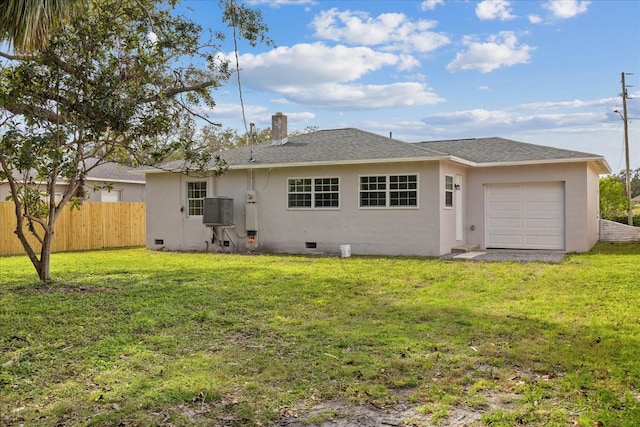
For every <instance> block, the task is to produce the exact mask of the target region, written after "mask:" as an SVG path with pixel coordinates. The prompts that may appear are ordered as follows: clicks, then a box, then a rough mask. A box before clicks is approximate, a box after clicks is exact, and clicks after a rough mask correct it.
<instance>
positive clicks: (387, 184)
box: [358, 173, 420, 209]
mask: <svg viewBox="0 0 640 427" xmlns="http://www.w3.org/2000/svg"><path fill="white" fill-rule="evenodd" d="M399 177H407V178H409V177H414V178H415V188H391V187H392V185H393V183H392V178H399ZM363 178H376V179H377V182H375V184H376V185H378V186H380V184H382V182H381V181H380V178H384V188H377V189H375V190H363V189H362V185H363V182H362V179H363ZM367 184H370V183H367ZM383 192H384V205H373V206H363V205H362V195H363V193H383ZM401 192H407V193H408V192H413V193H415V204H414V205H413V204H410V205H393V204H391V200H392V195H393V194H394V193H401ZM419 195H420V175H419V174H417V173H395V174H385V175H380V174H378V175H375V174H372V175H359V176H358V208H359V209H419V208H420V196H419ZM413 198H414V197H407V199H409V200H411V199H413Z"/></svg>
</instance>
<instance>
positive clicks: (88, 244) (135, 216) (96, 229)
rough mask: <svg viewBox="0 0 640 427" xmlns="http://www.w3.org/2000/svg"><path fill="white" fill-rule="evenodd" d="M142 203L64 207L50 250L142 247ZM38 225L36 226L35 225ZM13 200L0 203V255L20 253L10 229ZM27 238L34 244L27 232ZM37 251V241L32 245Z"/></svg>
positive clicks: (21, 250) (38, 249)
mask: <svg viewBox="0 0 640 427" xmlns="http://www.w3.org/2000/svg"><path fill="white" fill-rule="evenodd" d="M145 216H146V209H145V204H144V203H140V202H135V203H134V202H118V203H105V202H84V203H82V206H81V207H80V209H74V210H71V209H70V208H69V206H67V207H66V208H65V209H64V211H63V212H62V214H61V215H60V216H59V217H58V220H57V221H56V225H55V235H54V238H53V248H52V250H53V252H62V251H81V250H89V249H100V248H115V247H126V246H143V245H144V244H145V228H146V225H145ZM36 227H38V226H36ZM15 228H16V218H15V213H14V205H13V202H0V255H17V254H23V253H24V249H23V248H22V244H21V243H20V240H18V237H17V236H16V235H15V233H14V231H15ZM26 234H27V235H28V236H29V241H30V242H32V243H36V242H37V241H36V240H35V238H33V237H32V236H31V233H29V232H28V231H27V232H26ZM35 248H36V251H37V252H39V251H40V246H39V244H38V245H36V246H35Z"/></svg>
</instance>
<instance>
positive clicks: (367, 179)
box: [360, 176, 387, 207]
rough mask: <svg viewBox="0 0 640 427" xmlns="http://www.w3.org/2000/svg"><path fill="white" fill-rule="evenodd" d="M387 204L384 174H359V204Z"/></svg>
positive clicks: (363, 205)
mask: <svg viewBox="0 0 640 427" xmlns="http://www.w3.org/2000/svg"><path fill="white" fill-rule="evenodd" d="M386 205H387V177H386V176H361V177H360V206H362V207H365V206H386Z"/></svg>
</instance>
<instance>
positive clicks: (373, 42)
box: [312, 8, 450, 53]
mask: <svg viewBox="0 0 640 427" xmlns="http://www.w3.org/2000/svg"><path fill="white" fill-rule="evenodd" d="M312 26H313V28H314V29H315V34H314V36H315V37H318V38H321V39H324V40H331V41H335V42H340V43H346V44H356V45H363V46H381V47H382V48H383V49H385V50H392V51H398V50H399V51H404V52H423V53H424V52H431V51H433V50H435V49H437V48H439V47H441V46H444V45H447V44H449V43H450V41H449V38H448V37H447V36H446V35H444V34H442V33H436V32H433V31H431V30H432V29H434V28H435V27H436V26H437V22H436V21H428V20H418V21H411V20H410V19H409V18H408V17H407V16H406V15H404V14H402V13H383V14H380V15H378V16H377V17H375V18H372V17H371V16H369V14H368V13H366V12H352V11H340V10H338V9H335V8H333V9H329V10H326V11H323V12H321V13H319V14H318V15H316V16H315V18H314V19H313V22H312Z"/></svg>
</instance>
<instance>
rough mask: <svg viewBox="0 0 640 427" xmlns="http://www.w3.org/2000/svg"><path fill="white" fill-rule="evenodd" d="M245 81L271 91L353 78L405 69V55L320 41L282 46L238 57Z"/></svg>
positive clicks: (406, 59) (346, 80)
mask: <svg viewBox="0 0 640 427" xmlns="http://www.w3.org/2000/svg"><path fill="white" fill-rule="evenodd" d="M239 60H240V67H241V69H242V71H241V73H242V74H241V75H242V77H243V78H244V81H245V84H247V83H248V84H249V85H251V86H254V87H258V88H262V89H267V90H274V89H277V88H282V87H287V86H299V85H314V84H315V85H318V84H324V83H332V82H348V81H354V80H357V79H359V78H361V77H362V76H364V75H365V74H367V73H370V72H372V71H376V70H379V69H380V68H382V67H388V66H398V67H400V68H404V69H406V68H407V66H408V65H407V64H410V62H411V61H410V60H409V59H408V58H401V57H399V56H397V55H394V54H392V53H385V52H377V51H375V50H373V49H371V48H368V47H347V46H342V45H338V46H333V47H329V46H326V45H325V44H323V43H320V42H316V43H312V44H308V43H301V44H297V45H294V46H291V47H285V46H281V47H278V48H276V49H272V50H270V51H268V52H264V53H261V54H257V55H254V54H244V55H241V56H240V58H239Z"/></svg>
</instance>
